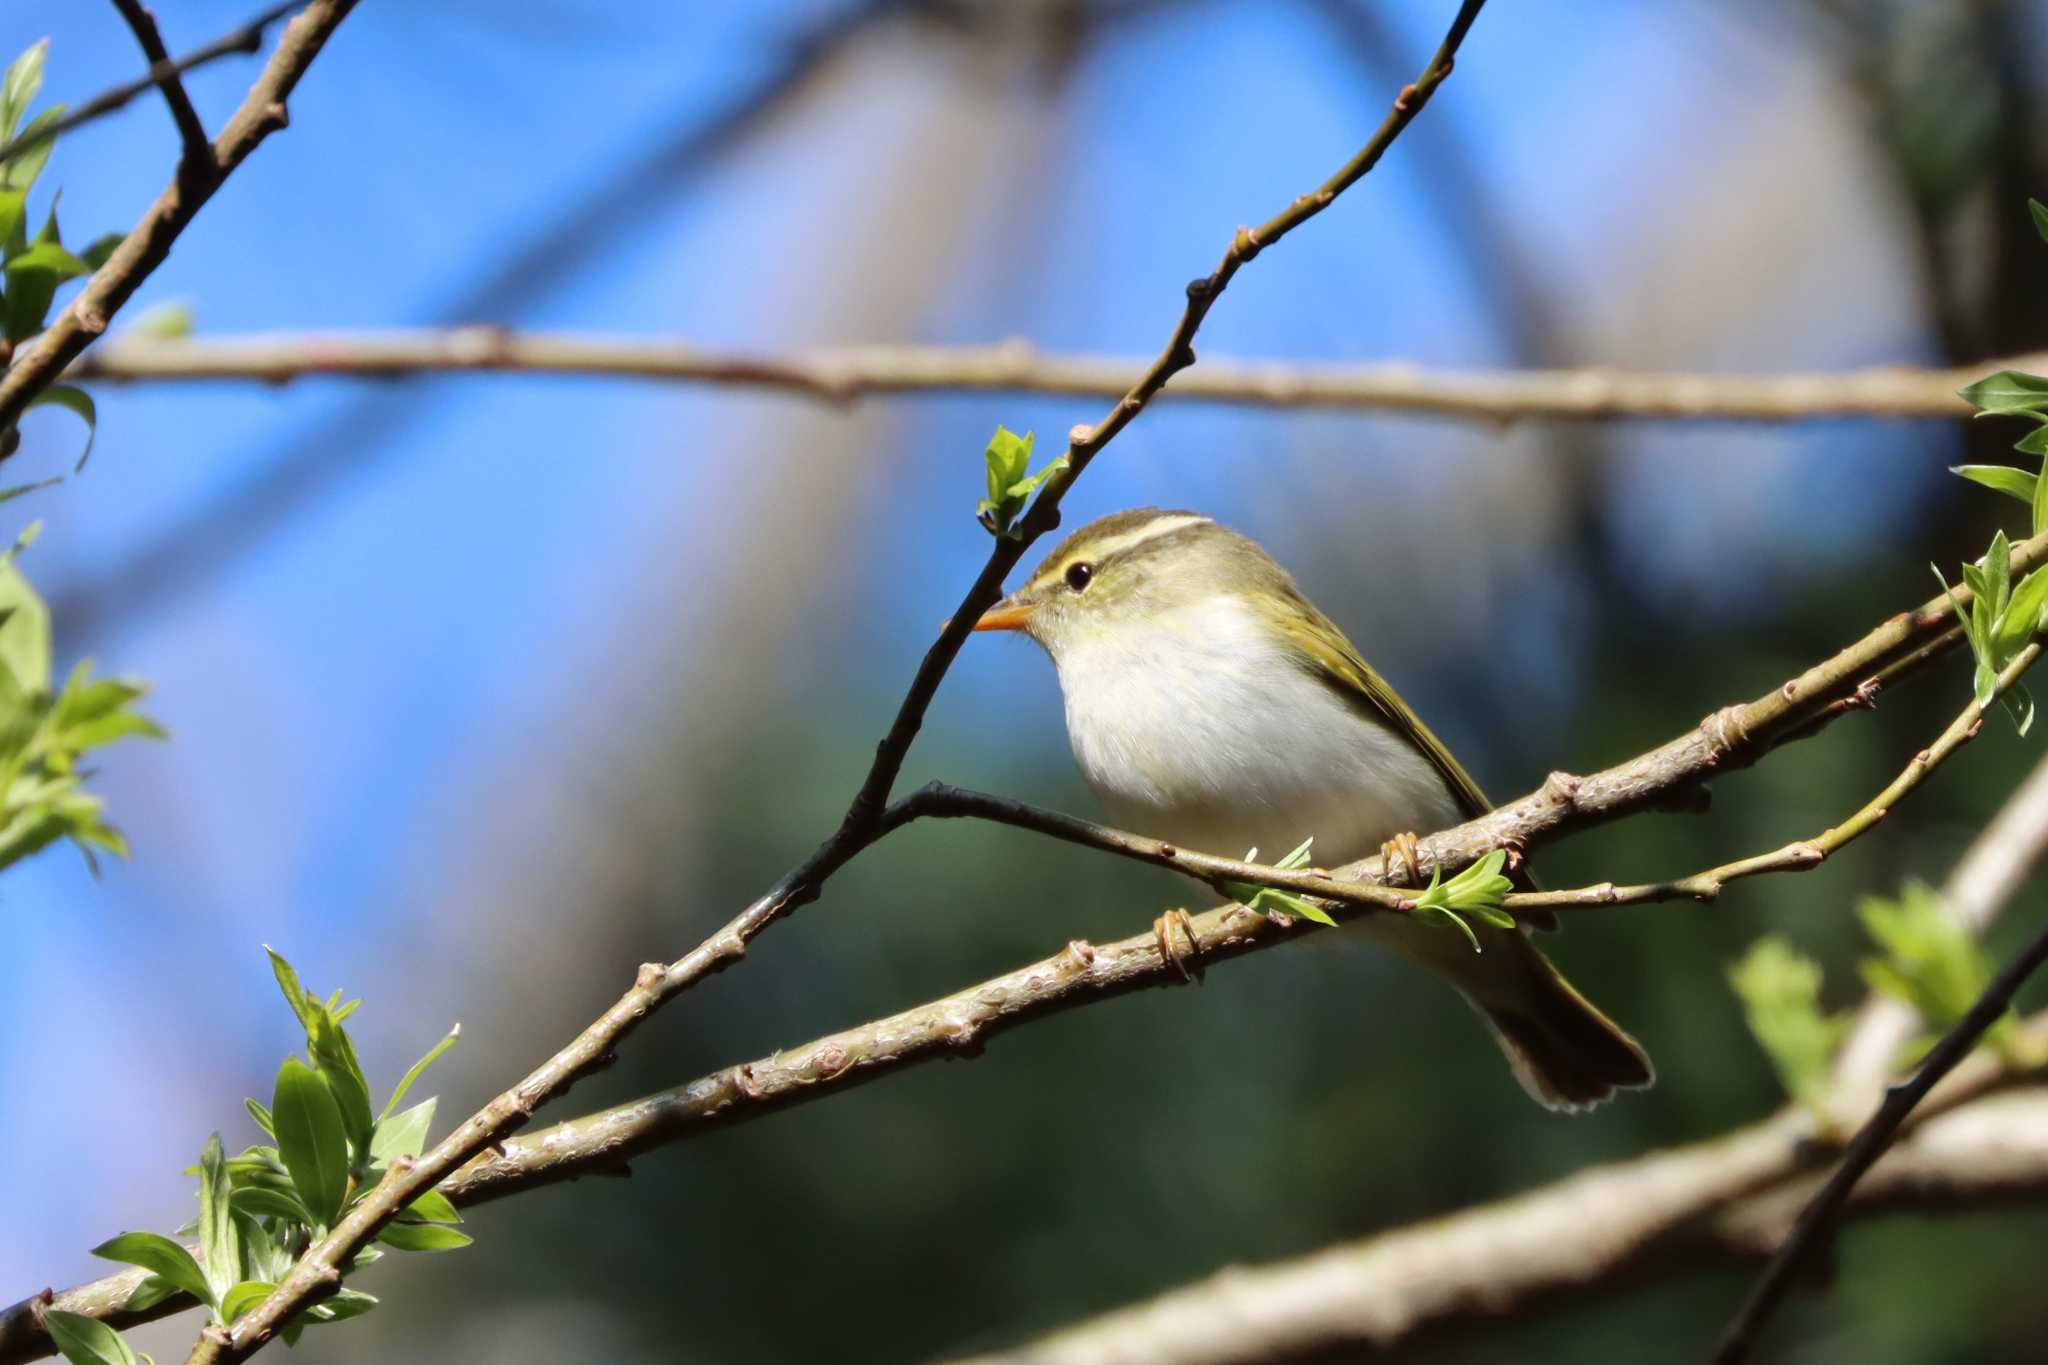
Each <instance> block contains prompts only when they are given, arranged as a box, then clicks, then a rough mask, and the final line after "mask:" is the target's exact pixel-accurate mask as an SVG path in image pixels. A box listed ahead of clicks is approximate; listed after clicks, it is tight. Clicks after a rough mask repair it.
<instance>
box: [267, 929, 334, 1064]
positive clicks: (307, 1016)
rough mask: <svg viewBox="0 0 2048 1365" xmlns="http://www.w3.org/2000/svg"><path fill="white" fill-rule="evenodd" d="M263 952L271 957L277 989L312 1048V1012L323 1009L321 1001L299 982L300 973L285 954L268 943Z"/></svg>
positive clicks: (272, 973)
mask: <svg viewBox="0 0 2048 1365" xmlns="http://www.w3.org/2000/svg"><path fill="white" fill-rule="evenodd" d="M263 951H264V952H265V953H267V954H269V955H270V974H271V975H272V976H274V977H276V978H277V988H278V989H279V990H280V991H282V992H284V998H285V1003H286V1004H288V1005H290V1006H291V1007H292V1013H293V1015H295V1016H296V1017H297V1018H298V1021H299V1027H300V1028H302V1029H304V1030H305V1031H306V1044H307V1046H308V1047H310V1046H312V1042H313V1016H312V1014H311V1011H312V1010H316V1009H319V1008H320V1007H321V1006H320V1001H319V1000H318V999H317V998H316V997H315V996H313V995H312V994H311V993H310V992H309V991H307V989H306V988H305V986H304V985H303V984H302V983H301V982H300V981H299V974H298V972H297V971H295V970H294V969H293V967H292V964H291V963H289V962H287V961H285V959H284V956H283V954H281V953H279V952H278V951H277V949H275V948H273V947H271V946H270V945H269V944H267V943H266V944H264V945H263Z"/></svg>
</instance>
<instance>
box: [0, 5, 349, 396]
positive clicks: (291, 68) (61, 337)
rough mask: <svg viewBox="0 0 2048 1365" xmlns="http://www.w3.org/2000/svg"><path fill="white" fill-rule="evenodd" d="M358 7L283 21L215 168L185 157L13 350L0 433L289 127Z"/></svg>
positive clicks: (217, 142) (1, 383) (330, 8)
mask: <svg viewBox="0 0 2048 1365" xmlns="http://www.w3.org/2000/svg"><path fill="white" fill-rule="evenodd" d="M355 5H356V0H306V4H305V8H304V9H303V10H302V11H301V12H300V13H299V14H298V16H297V17H295V18H294V19H293V20H292V21H291V22H290V23H289V24H287V25H285V29H284V33H283V35H282V36H281V37H279V39H278V41H277V50H276V51H274V52H272V53H271V54H270V60H269V61H268V62H266V63H265V64H264V67H263V72H262V74H261V75H259V76H258V77H257V78H256V83H255V84H254V85H252V86H250V87H249V94H248V96H247V98H245V99H244V100H243V101H242V104H241V107H240V108H238V109H236V110H235V112H234V116H233V117H231V118H230V119H229V120H228V122H227V126H226V127H225V128H223V129H222V130H221V133H220V136H219V137H217V138H215V139H214V142H213V165H212V168H211V171H210V172H209V173H199V172H198V169H197V168H196V167H195V165H194V163H193V162H192V160H191V158H189V157H185V158H181V159H180V161H179V171H178V174H177V175H176V176H174V177H173V178H172V180H171V183H170V184H169V185H168V186H166V187H165V188H164V191H163V193H162V194H160V195H158V196H157V198H156V202H155V203H153V204H151V205H150V206H149V209H148V211H147V212H145V213H144V214H143V215H142V221H140V222H139V223H137V224H136V225H135V227H134V228H133V229H131V230H130V231H129V233H128V235H127V237H125V238H124V239H122V242H121V245H119V246H118V247H115V248H114V254H113V255H112V256H110V257H108V258H107V262H106V264H105V265H102V266H101V267H100V268H99V269H98V270H97V271H95V272H94V273H93V276H92V278H91V279H89V280H87V281H86V282H85V288H84V289H83V290H81V291H80V292H79V294H78V297H77V298H75V299H73V300H72V301H71V302H70V303H69V304H68V305H66V306H65V307H63V308H61V309H59V310H58V311H57V314H56V316H55V317H54V318H52V319H51V320H50V324H49V326H47V327H45V328H44V329H43V330H42V332H41V333H39V334H38V335H37V336H36V337H35V339H34V340H32V341H30V342H29V343H28V344H27V345H25V346H24V347H22V349H21V350H19V351H17V352H16V353H15V356H14V363H13V364H12V365H11V366H9V367H8V369H7V372H6V373H5V374H4V375H0V431H6V430H7V429H9V428H10V427H12V426H13V425H14V424H15V423H16V422H18V421H20V420H21V414H22V413H23V412H24V411H26V410H27V408H28V405H29V402H30V401H31V400H32V399H34V398H35V396H36V395H37V394H39V393H41V392H42V391H43V390H44V389H46V388H48V387H49V386H50V385H51V384H52V383H54V382H56V379H57V377H58V376H59V375H61V374H62V373H63V372H64V369H65V367H66V366H68V365H70V363H71V362H72V361H73V360H76V359H77V358H78V355H79V352H81V351H83V350H84V349H85V348H86V347H87V346H89V345H90V344H91V343H92V341H93V339H94V338H95V337H97V336H99V335H100V334H101V333H102V332H104V331H106V330H107V320H108V319H109V318H111V317H113V316H114V314H115V313H117V312H119V311H120V308H121V305H122V304H124V303H126V302H127V301H128V299H129V297H130V296H131V295H132V294H134V292H135V291H136V289H137V288H138V287H139V286H140V285H141V284H142V282H143V281H144V280H145V279H147V278H149V275H150V272H151V271H153V270H155V269H156V268H157V267H158V266H159V265H161V264H163V262H164V260H165V258H166V257H168V256H169V255H170V253H171V244H172V243H173V242H175V241H177V240H178V234H180V233H182V232H183V231H184V230H185V228H186V226H187V225H188V224H189V223H191V221H192V219H193V218H194V217H195V216H196V215H197V214H198V212H199V210H200V209H201V208H202V207H204V206H205V204H206V201H207V200H208V199H210V198H212V196H213V193H214V191H215V190H217V189H219V188H220V186H221V184H222V183H223V182H224V181H225V180H226V179H227V178H228V176H230V175H232V174H233V173H234V171H235V169H236V167H238V166H240V165H241V164H242V162H243V161H244V160H246V159H247V158H248V156H249V154H250V153H251V152H253V151H255V150H256V148H257V147H258V146H259V145H261V143H262V142H263V140H264V139H265V138H267V137H269V136H270V135H271V134H272V133H274V132H276V131H277V130H278V129H280V128H282V127H284V126H285V124H286V122H287V121H288V116H287V114H286V112H285V101H286V100H287V99H288V98H289V97H290V95H291V93H292V90H293V89H294V88H295V87H296V86H297V85H298V83H299V78H300V77H301V76H303V75H305V73H306V68H307V67H309V66H310V65H312V62H313V59H314V58H315V57H317V56H319V55H320V49H321V48H322V47H323V46H325V45H326V43H327V39H328V37H329V36H330V35H332V34H333V32H334V30H335V28H336V27H337V26H338V25H339V24H340V23H341V21H342V20H343V19H345V18H347V17H348V13H349V11H350V10H352V9H354V8H355ZM282 12H283V11H282V10H278V11H273V12H271V13H267V14H265V15H264V16H262V17H261V19H260V21H257V22H252V24H251V25H245V26H244V28H243V29H241V30H238V31H237V32H238V35H241V34H247V33H249V32H251V31H254V32H257V33H259V34H260V32H261V29H260V27H259V26H257V25H258V23H263V22H268V21H269V20H270V19H271V18H274V17H275V16H276V14H278V13H282ZM154 80H155V77H154V76H152V77H151V78H150V79H149V80H148V81H145V82H144V84H143V88H144V89H147V88H148V87H149V85H150V84H153V83H154ZM0 150H4V149H0Z"/></svg>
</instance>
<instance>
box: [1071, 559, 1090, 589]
mask: <svg viewBox="0 0 2048 1365" xmlns="http://www.w3.org/2000/svg"><path fill="white" fill-rule="evenodd" d="M1094 577H1095V566H1094V565H1093V564H1088V563H1081V564H1069V565H1068V566H1067V586H1068V587H1070V588H1072V589H1073V590H1074V591H1075V592H1079V591H1081V589H1083V588H1085V587H1087V586H1088V581H1089V580H1090V579H1092V578H1094Z"/></svg>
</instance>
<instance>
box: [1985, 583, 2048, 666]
mask: <svg viewBox="0 0 2048 1365" xmlns="http://www.w3.org/2000/svg"><path fill="white" fill-rule="evenodd" d="M2044 609H2048V573H2041V572H2035V573H2030V574H2028V575H2027V576H2026V577H2025V578H2023V579H2021V580H2020V583H2019V586H2018V587H2017V588H2015V589H2013V593H2012V597H2011V598H2010V599H2009V600H2008V601H2007V602H2006V605H2005V611H2004V613H2003V614H2002V615H2001V616H2000V617H1999V618H1998V630H1997V635H1996V638H1995V639H1994V640H1993V642H1992V644H1993V647H1994V649H1995V650H1996V651H1997V652H1998V653H1999V654H2001V655H2003V656H2004V657H2005V658H2007V659H2010V658H2011V657H2012V656H2013V655H2015V654H2017V653H2019V651H2020V649H2021V648H2022V647H2023V646H2024V645H2025V644H2026V643H2027V641H2028V640H2030V639H2032V638H2033V636H2034V632H2035V631H2037V630H2039V629H2040V628H2041V613H2042V611H2043V610H2044Z"/></svg>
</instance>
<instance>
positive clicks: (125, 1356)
mask: <svg viewBox="0 0 2048 1365" xmlns="http://www.w3.org/2000/svg"><path fill="white" fill-rule="evenodd" d="M43 1326H44V1327H45V1328H47V1329H48V1331H49V1333H50V1340H51V1341H52V1342H54V1343H56V1346H57V1350H58V1351H59V1352H60V1353H61V1354H62V1355H63V1357H64V1359H66V1360H68V1361H70V1362H71V1365H137V1361H136V1359H135V1352H133V1351H131V1350H129V1349H128V1343H127V1342H125V1341H123V1340H121V1334H120V1333H119V1332H116V1331H115V1330H114V1329H113V1328H111V1327H109V1326H107V1324H105V1323H104V1322H101V1321H100V1320H99V1319H98V1318H89V1317H87V1316H85V1314H83V1313H67V1312H65V1311H64V1310H63V1309H61V1308H46V1309H44V1310H43Z"/></svg>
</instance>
